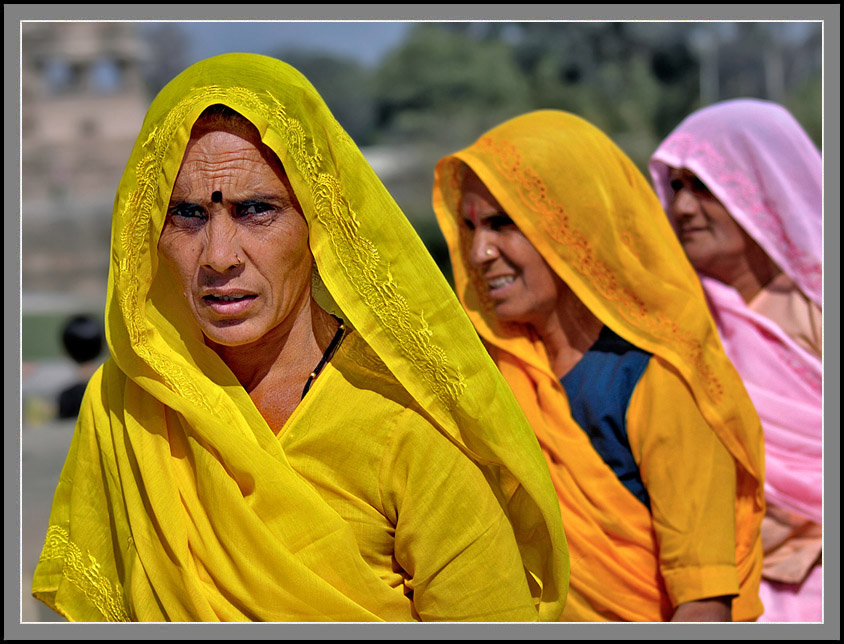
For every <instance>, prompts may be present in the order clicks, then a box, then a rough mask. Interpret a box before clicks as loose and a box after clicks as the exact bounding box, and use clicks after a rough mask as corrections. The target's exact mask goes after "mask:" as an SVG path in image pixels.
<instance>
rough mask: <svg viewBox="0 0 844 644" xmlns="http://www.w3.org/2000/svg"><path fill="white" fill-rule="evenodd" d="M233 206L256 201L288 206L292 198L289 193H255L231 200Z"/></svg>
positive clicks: (246, 204) (290, 204)
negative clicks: (244, 197)
mask: <svg viewBox="0 0 844 644" xmlns="http://www.w3.org/2000/svg"><path fill="white" fill-rule="evenodd" d="M232 203H233V204H234V205H235V206H248V205H251V204H256V203H268V204H273V205H276V206H279V207H281V208H287V207H288V206H292V205H293V200H292V199H291V198H290V196H289V195H280V194H256V195H253V196H251V197H247V198H246V199H239V200H237V201H232Z"/></svg>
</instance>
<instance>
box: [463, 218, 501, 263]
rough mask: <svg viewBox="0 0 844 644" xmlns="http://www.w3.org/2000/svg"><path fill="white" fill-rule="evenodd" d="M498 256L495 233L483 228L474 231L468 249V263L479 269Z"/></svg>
mask: <svg viewBox="0 0 844 644" xmlns="http://www.w3.org/2000/svg"><path fill="white" fill-rule="evenodd" d="M499 255H500V253H499V250H498V244H497V235H496V233H495V231H492V230H488V229H485V228H483V227H481V228H478V229H475V231H474V234H473V235H472V245H471V247H470V249H469V261H470V262H471V263H472V265H473V266H476V267H481V266H483V265H484V264H488V263H489V262H491V261H492V260H494V259H495V258H496V257H498V256H499Z"/></svg>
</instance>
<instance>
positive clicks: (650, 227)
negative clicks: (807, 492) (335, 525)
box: [433, 110, 764, 621]
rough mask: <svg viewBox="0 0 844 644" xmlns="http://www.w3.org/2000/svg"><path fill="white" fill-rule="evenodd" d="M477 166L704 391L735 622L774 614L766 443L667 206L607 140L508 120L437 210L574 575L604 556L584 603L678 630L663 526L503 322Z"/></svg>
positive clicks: (554, 118) (600, 296) (589, 290)
mask: <svg viewBox="0 0 844 644" xmlns="http://www.w3.org/2000/svg"><path fill="white" fill-rule="evenodd" d="M466 166H468V167H470V168H471V169H472V170H473V171H474V172H475V173H476V174H477V176H478V177H479V178H480V179H481V181H482V182H483V183H484V184H485V185H486V186H487V188H488V189H489V191H490V192H491V193H492V195H493V196H494V197H495V198H496V199H497V200H498V202H499V203H500V204H501V207H502V208H503V209H504V210H505V211H506V212H507V214H508V215H509V216H510V217H511V218H512V219H513V221H514V222H515V224H516V225H517V226H518V227H519V229H520V230H521V231H522V232H523V233H524V234H525V236H527V238H528V239H529V240H530V241H531V243H532V244H533V245H534V246H535V247H536V249H537V250H538V251H539V253H540V254H541V255H542V257H543V258H544V259H545V261H546V262H547V263H548V264H549V265H550V267H551V269H552V270H553V271H554V272H555V273H556V274H557V275H558V276H559V277H560V278H561V279H562V280H563V281H564V282H565V283H566V284H567V285H568V286H569V287H570V288H571V289H572V290H573V292H574V293H575V294H576V295H577V297H578V298H579V299H580V300H581V301H582V302H583V303H584V304H585V305H586V306H587V307H588V308H589V310H590V311H591V312H592V313H593V314H594V315H595V316H596V317H598V318H599V319H600V320H601V321H602V322H603V323H604V324H606V325H607V326H609V327H610V328H611V329H612V330H613V331H615V332H616V333H618V334H619V335H620V336H622V337H623V338H625V339H626V340H628V341H629V342H631V343H633V344H634V345H636V346H637V347H640V348H642V349H644V350H646V351H648V352H650V353H652V354H653V355H656V356H659V357H660V358H662V359H663V360H665V361H666V362H667V363H668V364H670V365H671V366H673V367H674V368H675V369H676V371H677V372H678V373H679V374H680V375H681V376H682V378H683V379H684V380H685V381H686V382H687V383H688V386H689V388H690V389H691V391H692V393H693V395H694V398H695V401H696V402H697V405H698V407H699V409H700V411H701V412H702V414H703V416H704V418H705V419H706V420H707V422H708V423H709V424H710V425H711V427H712V430H713V431H714V432H715V433H716V434H717V436H718V437H719V439H720V440H721V441H722V443H723V444H724V445H725V446H726V448H727V450H728V451H729V452H730V454H731V455H732V456H733V458H734V459H735V462H736V465H737V476H738V479H737V494H738V498H737V501H736V504H737V505H736V513H737V519H736V523H737V535H736V541H737V553H736V559H737V563H738V573H739V581H740V583H741V588H742V595H741V596H740V597H739V598H738V599H736V600H734V603H733V616H734V619H742V618H747V616H754V614H755V615H758V614H759V612H761V608H760V607H759V605H758V604H759V601H758V597H757V589H758V584H759V573H760V572H761V545H760V541H759V526H760V522H761V518H762V514H763V507H764V501H763V496H762V480H763V474H764V472H763V467H764V462H763V451H762V436H761V428H760V425H759V420H758V417H757V416H756V414H755V412H754V410H753V407H752V405H751V403H750V400H749V399H748V397H747V395H746V393H745V391H744V389H743V387H742V385H741V382H740V380H739V378H738V376H737V374H736V372H735V370H734V369H733V367H732V365H731V364H730V362H729V360H728V359H727V358H726V356H725V354H724V351H723V349H722V348H721V345H720V342H719V340H718V335H717V332H716V329H715V325H714V322H713V321H712V318H711V317H710V315H709V312H708V309H707V306H706V302H705V300H704V297H703V292H702V290H701V287H700V283H699V281H698V279H697V276H696V275H695V272H694V270H693V269H692V267H691V265H690V264H689V262H688V261H687V259H686V257H685V255H684V253H683V250H682V248H681V246H680V245H679V243H678V242H677V239H676V236H675V235H674V233H673V231H672V230H671V228H670V226H669V224H668V220H667V218H666V217H665V215H664V213H663V212H662V210H661V207H660V204H659V201H658V200H657V198H656V195H654V193H653V191H652V190H651V188H650V187H649V185H648V183H647V182H646V180H645V179H644V177H643V176H642V175H641V173H640V172H639V171H638V170H637V169H636V167H635V166H634V165H633V163H632V162H631V161H630V160H629V159H628V158H627V157H626V156H625V155H624V153H623V152H622V151H621V150H619V149H618V147H617V146H615V144H613V143H612V141H610V139H609V138H608V137H606V135H604V134H603V133H602V132H601V131H600V130H598V129H597V128H595V127H594V126H592V125H590V124H589V123H587V122H586V121H584V120H583V119H581V118H579V117H576V116H574V115H572V114H567V113H563V112H556V111H550V110H549V111H539V112H533V113H530V114H526V115H523V116H520V117H517V118H514V119H512V120H510V121H507V122H505V123H503V124H501V125H499V126H497V127H495V128H493V129H492V130H490V131H489V132H487V133H486V134H485V135H484V136H482V137H481V138H480V139H479V140H478V141H477V142H476V143H475V144H473V145H471V146H469V147H468V148H466V149H464V150H461V151H460V152H457V153H455V154H453V155H451V156H448V157H446V158H444V159H442V160H441V161H440V162H439V163H438V165H437V168H436V173H435V184H434V195H433V200H434V209H435V211H436V214H437V217H438V220H439V223H440V227H441V228H442V230H443V233H444V235H445V238H446V240H447V242H448V246H449V251H450V254H451V260H452V265H453V268H454V276H455V282H456V288H457V292H458V296H459V297H460V299H461V301H462V302H463V305H464V307H465V308H466V310H467V312H468V314H469V317H470V318H471V320H472V322H473V323H474V324H475V327H476V328H477V329H478V331H479V333H480V334H481V336H482V337H483V339H484V340H485V342H486V343H487V344H488V345H489V346H490V347H491V352H492V353H493V357H494V358H495V360H496V362H497V363H498V365H499V367H500V369H501V370H502V373H503V374H504V376H505V378H506V379H507V381H508V383H509V384H510V386H511V387H512V388H513V391H514V392H515V394H516V398H517V399H518V400H519V402H520V404H521V405H522V408H523V410H524V411H525V413H526V415H527V417H528V420H529V421H530V422H531V424H532V425H533V429H534V431H535V432H536V434H537V436H538V438H539V440H540V443H541V444H542V445H543V449H544V450H545V452H546V456H547V458H548V460H549V465H550V467H551V474H552V478H554V480H555V483H556V484H557V486H558V489H559V490H560V502H561V504H562V506H563V508H564V509H566V508H567V509H568V510H569V512H565V511H564V513H563V514H564V517H566V518H565V521H566V533H567V536H568V540H569V545H570V548H571V553H572V566H573V569H574V566H576V565H577V561H578V555H579V553H581V552H587V551H588V552H593V551H595V552H594V553H593V555H592V556H591V557H590V562H594V561H596V560H603V562H604V563H603V567H602V568H589V569H584V568H578V569H577V571H576V574H575V575H574V576H573V578H572V590H573V591H574V590H578V592H581V593H583V594H585V595H587V596H595V597H600V598H602V599H601V601H602V602H606V604H605V605H606V610H607V611H608V613H612V614H616V615H622V616H626V617H624V619H630V620H646V621H660V620H661V619H664V611H665V606H666V599H665V597H664V596H662V595H661V594H660V591H659V589H658V585H657V584H656V583H655V581H654V580H655V579H656V577H657V576H658V565H657V560H656V553H655V552H654V545H653V537H652V527H651V518H650V515H649V512H648V510H647V508H646V507H645V506H644V505H643V504H641V503H638V502H635V501H633V502H631V500H632V496H631V495H629V494H628V493H626V491H625V490H624V488H623V487H622V486H621V483H619V481H618V479H617V478H615V477H614V476H609V477H608V476H606V472H608V469H607V468H606V466H605V465H604V463H603V461H601V460H600V457H598V456H597V454H596V452H595V450H594V449H593V448H592V446H591V444H590V443H589V441H588V439H587V437H586V434H585V433H584V432H583V431H582V430H580V429H579V428H578V427H577V426H576V425H575V424H574V421H573V420H572V418H571V414H570V411H569V407H568V400H567V398H566V395H565V393H564V391H563V389H562V388H561V386H560V384H559V382H558V380H557V377H556V376H555V374H554V373H553V372H552V369H551V366H550V363H549V359H548V355H547V352H546V351H545V348H544V346H543V345H542V344H541V342H540V341H539V338H538V336H537V335H536V334H535V332H533V331H532V330H531V329H530V328H529V327H525V326H524V325H521V324H516V323H501V322H500V321H498V320H497V319H496V317H495V315H494V314H493V312H492V301H491V300H490V299H489V297H488V295H487V288H486V284H485V283H484V282H483V280H482V279H481V278H480V276H479V274H478V272H477V270H476V269H475V268H474V267H473V266H472V265H471V263H470V261H469V244H470V240H469V237H468V235H467V234H466V232H465V230H466V228H465V226H462V225H461V222H462V215H461V211H460V199H461V186H462V178H463V173H464V171H465V167H466ZM569 516H571V517H572V518H571V519H570V518H569ZM607 535H615V537H616V538H617V539H619V540H621V541H624V542H625V543H629V544H630V547H629V548H627V549H626V550H625V554H624V558H614V555H613V554H612V553H609V552H598V551H600V550H601V548H602V546H601V545H600V544H602V543H604V540H605V539H606V538H607ZM615 557H618V555H615ZM631 569H632V570H633V571H638V573H639V578H638V579H633V580H631V579H629V576H630V570H631ZM622 578H624V580H623V583H624V584H626V586H625V588H627V589H629V588H631V587H635V588H637V590H636V593H635V595H636V597H638V598H639V600H640V601H638V602H637V605H625V603H624V602H620V603H619V605H613V596H614V593H613V588H615V587H616V585H617V584H621V583H622ZM578 584H581V585H580V586H579V587H578ZM669 606H670V604H669ZM661 611H662V612H661ZM743 616H744V617H743Z"/></svg>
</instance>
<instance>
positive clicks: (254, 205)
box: [235, 201, 276, 217]
mask: <svg viewBox="0 0 844 644" xmlns="http://www.w3.org/2000/svg"><path fill="white" fill-rule="evenodd" d="M275 210H276V207H275V206H273V205H272V204H268V203H265V202H263V201H245V202H243V203H239V204H237V205H236V206H235V214H236V215H237V216H238V217H255V216H257V215H263V214H266V213H270V212H274V211H275Z"/></svg>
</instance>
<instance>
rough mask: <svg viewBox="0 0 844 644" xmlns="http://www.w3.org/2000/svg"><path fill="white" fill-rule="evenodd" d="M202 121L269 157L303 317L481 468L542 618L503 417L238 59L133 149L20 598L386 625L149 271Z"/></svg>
mask: <svg viewBox="0 0 844 644" xmlns="http://www.w3.org/2000/svg"><path fill="white" fill-rule="evenodd" d="M213 104H223V105H226V106H228V107H231V108H233V109H234V110H236V111H237V112H239V113H240V114H242V115H243V116H244V117H246V118H247V119H248V120H249V121H250V122H251V123H252V124H254V125H255V127H256V128H257V129H258V131H259V133H260V135H261V138H262V140H263V142H264V143H265V144H266V145H267V146H268V147H270V148H271V149H272V150H273V151H274V152H275V153H276V155H278V157H279V159H280V160H281V162H282V164H283V165H284V168H285V170H286V172H287V174H288V177H289V180H290V183H291V185H292V187H293V189H294V191H295V193H296V196H297V198H298V201H299V203H300V204H301V206H302V209H303V211H304V214H305V217H306V219H307V222H308V226H309V243H310V247H311V250H312V252H313V255H314V258H315V261H316V264H317V268H318V270H319V274H320V276H321V278H322V280H323V282H324V285H325V287H326V288H325V290H324V291H323V292H322V293H321V294H319V297H321V298H322V301H321V304H323V305H324V307H326V308H328V309H329V310H334V311H336V312H338V313H339V314H341V315H342V316H343V317H344V318H345V320H347V321H348V322H349V323H350V324H351V326H353V327H354V328H355V329H356V330H357V332H359V333H360V336H361V337H362V339H363V340H364V341H365V342H366V343H367V344H368V345H369V346H370V347H371V348H372V349H373V350H374V351H375V353H377V355H378V358H380V360H381V361H383V363H384V364H385V365H386V366H387V367H388V368H389V370H390V371H391V372H392V374H394V375H395V377H396V378H397V379H398V381H399V382H400V383H401V384H402V385H403V386H404V387H405V389H406V390H407V392H408V393H409V394H410V395H411V397H412V398H413V399H414V400H415V401H416V402H417V403H418V405H419V407H421V408H422V409H423V410H425V412H426V413H427V414H428V415H429V416H430V417H431V418H432V419H433V421H434V423H435V425H436V426H437V427H438V428H439V429H440V430H441V431H442V432H443V433H444V434H445V435H446V436H447V438H448V439H449V440H451V441H452V442H453V443H454V444H456V445H457V446H458V447H459V448H460V449H461V450H462V451H463V452H464V453H465V454H466V455H467V456H468V457H469V458H471V459H472V460H473V461H474V462H475V463H476V464H477V465H478V466H479V467H481V469H482V470H483V472H484V474H485V475H486V477H487V479H488V480H489V481H490V485H491V486H492V487H493V489H494V491H495V493H496V496H497V497H498V498H499V500H500V503H501V505H502V507H503V508H504V511H505V513H506V514H507V516H508V517H509V518H510V521H511V523H512V527H513V531H514V533H515V535H516V540H517V542H518V543H519V548H520V551H521V554H522V559H523V562H524V566H525V568H526V570H527V571H528V575H527V577H528V579H529V580H531V584H532V590H533V591H534V598H535V602H536V607H537V614H538V617H539V618H541V619H545V620H553V619H556V618H557V617H558V616H559V614H560V612H561V611H562V607H563V604H564V601H565V594H566V590H567V580H568V556H567V550H566V544H565V537H564V534H563V529H562V523H561V520H560V513H559V507H558V505H557V502H556V495H555V493H554V490H553V486H552V483H551V481H550V479H549V476H548V471H547V468H546V467H545V464H544V460H543V457H542V454H541V451H540V449H539V447H538V445H537V444H536V440H535V438H534V436H533V435H532V433H531V431H530V427H529V426H528V424H527V423H526V422H525V419H524V416H523V414H522V413H521V411H520V410H519V407H518V404H517V403H516V402H515V400H514V398H513V397H512V395H511V394H510V392H509V390H508V389H507V385H506V383H504V381H503V380H502V379H501V378H500V377H499V374H498V373H497V371H496V369H495V367H494V364H493V363H492V362H491V361H490V360H489V358H488V356H487V355H486V353H485V352H484V350H483V347H482V346H481V344H480V342H479V341H478V339H477V336H476V334H475V332H474V329H473V328H472V326H471V324H470V323H469V321H468V320H467V319H466V317H465V315H464V313H463V311H462V309H461V308H460V305H459V303H458V302H457V301H456V299H455V298H454V297H453V295H452V293H451V292H450V288H449V287H448V284H447V283H446V282H445V280H444V279H443V278H442V276H441V274H440V273H439V271H438V269H437V268H436V265H435V264H434V263H433V261H432V259H431V258H430V256H429V255H428V253H427V251H426V250H425V248H424V246H423V245H422V243H421V241H420V240H419V238H418V237H417V235H416V234H415V232H414V231H413V229H412V227H411V226H410V224H409V223H408V221H407V220H406V219H405V218H404V216H403V215H402V213H401V211H400V210H399V208H398V206H397V205H396V204H395V202H394V201H393V200H392V198H391V197H390V195H389V194H388V193H387V191H386V189H385V188H384V187H383V185H382V184H381V182H380V181H379V179H378V178H377V176H376V175H375V173H374V172H373V171H372V169H371V168H370V167H369V165H368V164H367V163H366V162H365V160H364V159H363V156H362V155H361V153H360V151H359V150H358V148H357V147H356V146H355V144H354V143H353V142H352V140H351V139H350V138H349V137H348V135H347V134H346V133H345V132H344V131H343V129H342V128H341V127H340V126H339V124H338V123H337V122H336V120H335V119H334V117H333V116H332V115H331V113H330V112H329V110H328V108H327V107H326V105H325V104H324V103H323V101H322V99H321V98H320V97H319V95H318V93H317V92H316V90H315V89H314V88H313V87H312V86H311V84H310V83H309V82H308V81H307V80H306V79H305V78H304V77H303V76H302V75H301V74H299V73H298V72H297V71H296V70H294V69H292V68H291V67H289V66H288V65H286V64H285V63H282V62H280V61H277V60H274V59H271V58H266V57H262V56H256V55H251V54H228V55H223V56H218V57H216V58H211V59H209V60H206V61H203V62H200V63H197V64H196V65H194V66H192V67H190V68H189V69H188V70H186V71H185V72H183V73H182V74H181V75H179V76H178V77H177V78H176V79H174V80H173V81H172V82H171V83H170V84H169V85H167V87H165V88H164V89H163V90H162V92H161V93H160V94H159V96H158V97H157V98H156V99H155V101H154V102H153V104H152V106H151V107H150V109H149V112H148V114H147V117H146V120H145V122H144V124H143V127H142V129H141V132H140V135H139V137H138V140H137V143H136V145H135V148H134V150H133V152H132V156H131V158H130V160H129V163H128V166H127V168H126V171H125V173H124V175H123V179H122V181H121V183H120V187H119V190H118V195H117V199H116V201H115V206H114V219H113V236H112V253H111V271H110V275H109V287H108V301H107V310H106V326H107V338H108V343H109V347H110V350H111V359H110V360H109V361H108V362H107V363H106V364H105V365H104V367H103V368H102V369H101V370H100V371H99V372H98V374H97V375H96V376H95V377H94V379H93V380H92V382H91V385H90V386H89V389H88V393H87V396H86V401H85V403H84V405H83V409H82V412H81V415H80V418H79V422H78V424H77V430H76V434H75V436H74V439H73V443H72V446H71V450H70V454H69V456H68V460H67V463H66V465H65V468H64V470H63V472H62V475H61V478H60V481H59V487H58V489H57V492H56V497H55V500H54V505H53V511H52V515H51V519H50V527H49V531H48V535H47V542H46V545H45V548H44V552H43V554H42V557H41V560H40V563H39V566H38V568H37V570H36V574H35V579H34V582H33V591H34V593H35V595H36V596H37V597H38V598H40V599H42V600H43V601H45V602H46V603H47V604H49V605H50V606H51V607H53V608H54V609H55V610H57V611H58V612H60V613H62V614H63V615H65V616H67V617H68V618H70V619H73V620H95V621H111V620H134V619H138V620H161V621H163V620H172V621H212V620H248V619H253V620H269V621H281V620H292V621H308V620H327V619H331V620H339V621H358V620H378V619H382V618H383V616H382V615H381V614H379V610H380V608H381V606H382V601H381V599H382V598H383V593H384V592H385V591H384V588H383V585H382V584H380V582H379V580H378V578H377V577H376V576H375V575H374V574H373V572H372V570H370V569H369V568H368V567H367V565H366V563H365V562H364V560H363V559H362V558H361V555H360V553H359V552H358V549H357V545H356V543H355V540H354V538H353V537H352V536H351V534H350V533H349V530H348V526H347V525H346V524H345V523H344V521H343V520H342V519H341V518H340V516H339V515H338V514H337V513H336V512H335V511H334V510H332V508H331V507H330V506H329V505H328V504H327V503H326V502H324V501H323V500H322V499H321V498H320V496H319V495H318V494H317V492H316V491H315V490H314V489H313V487H312V486H311V485H310V484H308V483H307V482H306V481H305V480H303V479H302V478H301V477H300V476H299V475H298V474H297V473H296V472H295V471H294V470H293V469H292V468H291V467H290V465H289V464H288V462H287V459H286V457H285V454H284V451H283V450H282V449H281V445H280V442H279V440H278V438H277V437H276V436H275V435H274V434H273V432H272V430H271V429H270V428H269V426H268V425H267V423H266V422H265V421H264V419H263V418H262V417H261V415H260V414H259V412H258V410H257V409H256V407H255V405H254V404H253V403H252V401H251V399H250V398H249V395H248V394H247V393H246V391H245V390H244V389H243V387H242V386H241V385H240V383H239V382H238V381H237V380H236V379H235V377H234V375H233V374H232V372H231V371H230V370H229V369H228V368H227V367H226V365H225V364H224V363H223V362H222V361H221V360H220V358H219V357H218V356H217V355H216V354H215V353H214V352H213V351H211V350H210V349H208V348H207V347H206V346H205V344H204V342H203V338H202V335H201V332H200V331H199V329H198V327H197V325H195V324H191V323H190V322H189V321H190V320H191V314H190V313H189V311H188V310H187V307H186V305H185V304H184V302H183V298H181V297H180V293H179V292H178V291H179V289H174V288H173V286H172V284H171V283H168V282H167V280H166V278H165V277H164V275H165V273H166V272H165V271H159V257H158V253H157V243H158V238H159V235H160V233H161V230H162V227H163V225H164V221H165V214H166V211H167V206H168V202H169V199H170V193H171V190H172V187H173V184H174V182H175V179H176V176H177V174H178V172H179V169H180V164H181V160H182V157H183V155H184V151H185V147H186V145H187V142H188V140H189V138H190V133H191V128H192V126H193V124H194V122H195V121H196V120H197V118H198V116H199V115H200V114H201V113H202V112H203V110H205V109H206V108H207V107H208V106H210V105H213ZM174 291H177V292H174ZM319 297H318V299H319ZM332 299H333V301H332ZM337 413H338V414H340V415H342V406H340V408H339V409H338V411H337ZM196 553H201V555H202V556H194V555H195V554H196ZM209 561H210V562H211V565H203V564H202V562H206V564H207V562H209ZM256 562H258V563H259V564H260V565H255V564H256ZM124 580H128V582H126V583H127V585H124Z"/></svg>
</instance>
